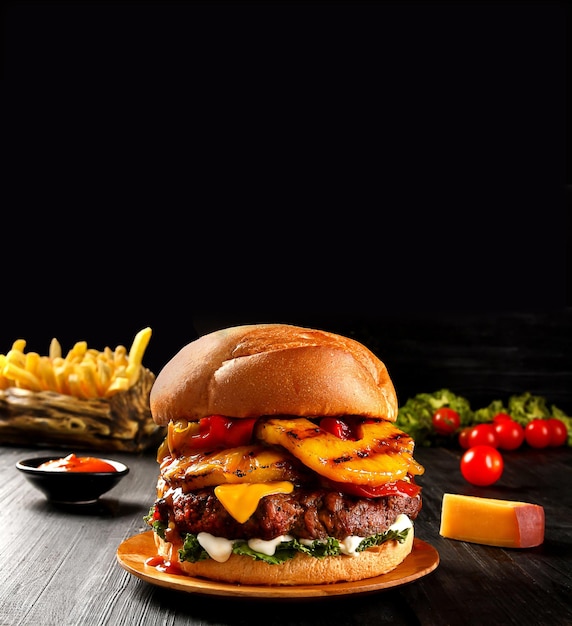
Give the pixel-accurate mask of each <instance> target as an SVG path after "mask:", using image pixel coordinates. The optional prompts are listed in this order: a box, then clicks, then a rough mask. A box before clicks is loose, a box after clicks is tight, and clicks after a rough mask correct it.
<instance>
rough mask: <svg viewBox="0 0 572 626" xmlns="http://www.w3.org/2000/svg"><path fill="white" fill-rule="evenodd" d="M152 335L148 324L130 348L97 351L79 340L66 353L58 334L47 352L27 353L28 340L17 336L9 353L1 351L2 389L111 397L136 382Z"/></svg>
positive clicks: (0, 372) (0, 376)
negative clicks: (46, 353)
mask: <svg viewBox="0 0 572 626" xmlns="http://www.w3.org/2000/svg"><path fill="white" fill-rule="evenodd" d="M150 339H151V328H149V327H147V328H143V329H142V330H140V331H139V332H138V333H137V334H136V335H135V338H134V339H133V343H132V345H131V348H130V350H129V352H128V351H127V349H126V348H125V346H122V345H119V346H117V347H116V348H115V350H111V348H109V347H106V348H105V349H104V350H102V351H98V350H95V349H93V348H88V346H87V342H85V341H78V342H77V343H75V344H74V346H73V347H72V348H71V350H69V351H68V353H67V354H66V355H65V356H62V354H63V353H62V348H61V345H60V343H59V342H58V340H57V339H55V338H54V339H52V341H51V343H50V347H49V354H48V355H47V356H40V355H39V354H38V353H36V352H27V353H26V352H25V348H26V341H25V340H24V339H17V340H16V341H14V343H13V344H12V349H11V350H9V351H8V352H7V354H5V355H4V354H0V389H8V388H10V387H19V388H21V389H28V390H31V391H55V392H57V393H61V394H64V395H70V396H74V397H76V398H108V397H110V396H112V395H114V394H116V393H118V392H120V391H125V390H127V389H129V388H130V387H132V386H133V385H135V383H136V382H137V379H138V378H139V374H140V372H141V367H142V361H143V355H144V353H145V350H146V349H147V345H148V344H149V340H150Z"/></svg>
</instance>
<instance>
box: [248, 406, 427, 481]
mask: <svg viewBox="0 0 572 626" xmlns="http://www.w3.org/2000/svg"><path fill="white" fill-rule="evenodd" d="M357 434H358V440H357V441H352V440H343V439H340V438H338V437H336V436H335V435H332V434H330V433H328V432H326V431H325V430H323V429H322V428H320V427H319V426H318V425H317V424H315V423H314V422H312V421H311V420H309V419H306V418H303V417H299V418H292V419H284V418H268V419H266V420H261V421H260V422H259V423H258V424H257V425H256V436H257V437H258V438H259V439H261V440H263V441H266V442H267V443H269V444H272V445H279V446H282V447H283V448H285V449H286V450H288V451H289V452H290V453H291V454H293V455H294V456H295V457H296V458H298V459H299V460H300V461H302V463H304V465H306V466H307V467H309V468H310V469H312V470H314V471H315V472H317V473H318V474H320V475H322V476H325V477H326V478H328V479H330V480H335V481H338V482H348V483H354V484H358V485H380V484H383V483H387V482H391V481H394V480H399V479H403V478H405V477H406V476H407V474H412V475H419V474H422V473H423V471H424V469H423V467H422V466H421V465H419V464H418V463H417V462H416V461H415V460H414V458H413V447H414V442H413V439H412V438H411V437H410V436H409V435H407V434H406V433H404V432H403V431H401V430H399V429H398V428H397V427H396V426H394V424H392V423H391V422H388V421H386V420H379V421H372V420H366V421H364V423H362V424H360V425H359V427H358V431H357Z"/></svg>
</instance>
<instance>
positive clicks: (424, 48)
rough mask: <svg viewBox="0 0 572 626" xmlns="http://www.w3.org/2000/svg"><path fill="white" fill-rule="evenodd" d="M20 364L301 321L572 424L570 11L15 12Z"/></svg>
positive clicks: (10, 7)
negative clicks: (561, 411)
mask: <svg viewBox="0 0 572 626" xmlns="http://www.w3.org/2000/svg"><path fill="white" fill-rule="evenodd" d="M2 18H3V40H4V46H3V64H2V81H1V87H2V92H3V96H2V101H3V103H4V105H3V118H2V119H3V135H4V139H3V141H2V146H3V152H4V162H5V164H4V166H3V169H2V173H3V184H2V206H3V208H2V220H1V238H2V251H1V257H0V258H1V259H2V265H1V270H0V271H1V274H0V276H1V280H0V320H1V325H0V352H3V353H5V352H6V351H7V350H8V349H9V348H10V346H11V344H12V342H13V341H14V339H16V338H20V337H22V338H25V339H27V342H28V349H30V350H37V351H39V352H41V353H46V352H47V349H48V346H49V342H50V339H51V338H52V337H53V336H55V337H57V338H58V339H59V340H60V342H61V343H62V346H63V347H64V348H67V347H71V346H72V345H73V343H74V342H75V341H78V340H84V339H85V340H87V341H88V343H89V344H90V345H91V346H93V347H96V348H100V349H101V348H103V347H104V346H106V345H109V346H111V347H115V346H116V345H118V344H124V345H129V344H130V342H131V340H132V338H133V337H134V335H135V333H136V332H137V331H138V330H139V329H141V328H143V327H144V326H151V327H152V329H153V336H152V339H151V343H150V344H149V347H148V350H147V352H146V356H145V363H146V365H147V366H148V367H149V368H150V369H152V370H153V371H155V372H157V371H158V370H159V369H160V368H161V366H162V365H163V364H164V363H165V362H166V361H167V360H168V359H169V358H170V357H171V356H172V355H173V354H174V353H175V352H176V351H177V350H178V349H179V348H180V347H182V345H184V344H185V343H187V342H188V341H190V340H192V339H194V338H195V337H196V336H197V335H198V334H202V333H204V332H208V331H210V330H213V329H215V328H218V327H221V326H224V325H230V324H234V323H250V322H266V321H281V322H289V323H297V324H298V323H299V324H306V325H312V326H317V327H321V328H325V329H328V330H333V331H339V332H343V333H346V334H352V335H354V336H356V337H357V338H358V339H361V340H363V341H365V342H367V344H368V345H369V346H370V347H372V348H373V349H374V351H376V352H377V353H378V355H379V356H380V357H381V358H382V359H383V360H384V361H385V362H386V363H387V365H388V367H389V369H390V372H391V373H392V377H393V378H394V382H395V384H396V388H397V390H398V393H399V395H400V398H401V399H402V400H403V399H405V398H406V397H408V396H409V395H412V394H414V393H417V392H421V391H432V390H434V389H437V388H440V387H444V386H450V387H451V388H452V389H454V390H456V391H459V392H461V391H462V392H463V393H467V394H468V395H469V396H470V397H471V398H472V399H474V401H475V402H477V403H480V402H484V401H488V400H490V399H492V398H493V397H497V395H498V394H501V393H502V394H505V393H513V392H514V393H516V392H521V391H524V390H532V391H535V392H538V393H545V394H547V395H549V397H550V399H552V400H553V401H555V402H556V403H557V404H561V405H564V408H567V409H569V410H572V406H571V405H572V401H571V399H570V391H569V388H570V384H569V383H570V380H571V377H570V374H571V373H572V363H571V351H570V347H571V346H570V336H571V333H570V330H571V307H572V301H571V297H570V292H571V290H570V273H569V272H567V267H569V266H570V247H569V241H570V209H569V203H570V177H569V160H568V159H567V147H568V144H569V126H568V125H567V119H566V113H567V76H566V65H565V58H566V52H567V50H566V34H567V31H568V23H569V12H568V10H567V7H566V3H558V2H495V3H490V2H480V3H479V2H473V3H450V2H442V3H434V2H424V3H413V2H401V3H390V2H353V3H342V2H339V3H333V2H316V3H298V2H290V3H272V2H266V3H262V2H261V3H241V2H235V3H221V2H204V3H201V2H163V3H155V2H147V3H143V2H8V3H5V4H4V8H3V13H2Z"/></svg>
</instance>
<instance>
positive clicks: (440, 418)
mask: <svg viewBox="0 0 572 626" xmlns="http://www.w3.org/2000/svg"><path fill="white" fill-rule="evenodd" d="M432 421H433V428H434V429H435V432H437V433H438V434H439V435H452V434H453V433H454V432H456V430H457V428H459V426H460V425H461V417H460V416H459V414H458V413H457V411H455V410H453V409H451V408H450V407H448V406H442V407H441V408H440V409H437V410H436V411H435V413H433V420H432Z"/></svg>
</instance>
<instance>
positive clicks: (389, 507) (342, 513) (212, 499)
mask: <svg viewBox="0 0 572 626" xmlns="http://www.w3.org/2000/svg"><path fill="white" fill-rule="evenodd" d="M421 506H422V502H421V496H420V495H417V496H415V497H410V496H407V495H389V496H382V497H380V498H357V497H354V496H349V495H344V494H341V493H339V492H337V491H329V490H325V489H310V490H304V489H298V490H296V491H295V492H293V493H291V494H274V495H270V496H265V497H264V498H262V499H261V500H260V502H259V503H258V507H257V509H256V511H255V512H254V514H253V515H252V516H251V517H250V518H249V519H248V520H247V521H246V522H245V523H243V524H241V523H239V522H237V521H236V520H235V519H234V518H233V517H232V516H231V515H230V514H229V513H228V512H227V511H226V509H225V508H224V507H223V506H222V504H221V503H220V501H219V500H218V499H217V497H216V496H215V495H214V493H213V490H212V489H202V490H199V491H194V492H191V493H186V494H185V493H183V492H182V490H181V489H175V490H174V491H173V492H171V493H170V494H169V495H167V496H166V497H165V498H161V499H159V500H158V501H157V502H156V515H158V517H159V519H160V521H161V522H163V523H165V524H169V522H174V524H175V526H176V529H177V530H178V532H179V534H180V535H181V536H182V537H184V535H185V533H193V534H198V533H200V532H208V533H210V534H211V535H214V536H216V537H226V538H228V539H250V538H254V537H255V538H258V539H263V540H270V539H274V538H275V537H279V536H280V535H292V536H294V537H297V538H300V539H325V538H326V537H335V538H337V539H340V540H343V539H345V537H347V536H349V535H357V536H359V537H369V536H371V535H374V534H376V533H381V532H384V531H386V530H387V529H388V528H389V527H390V526H391V525H392V524H393V523H394V521H395V519H396V518H397V516H398V515H399V514H400V513H404V514H405V515H407V516H408V517H409V518H410V519H412V520H413V519H415V518H416V517H417V515H418V514H419V511H420V510H421ZM155 519H157V518H155Z"/></svg>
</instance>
